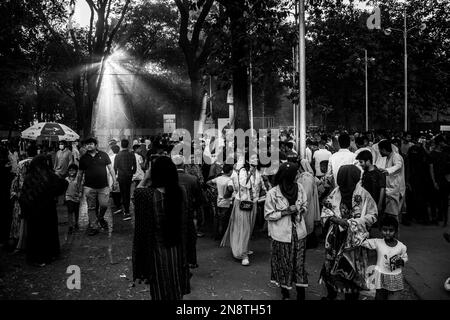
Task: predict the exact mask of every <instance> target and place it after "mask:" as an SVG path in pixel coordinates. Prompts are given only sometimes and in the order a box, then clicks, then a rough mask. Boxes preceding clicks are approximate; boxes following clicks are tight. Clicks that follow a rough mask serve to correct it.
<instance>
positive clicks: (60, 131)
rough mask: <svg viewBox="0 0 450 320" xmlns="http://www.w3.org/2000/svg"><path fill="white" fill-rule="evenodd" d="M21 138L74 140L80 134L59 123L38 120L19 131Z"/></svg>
mask: <svg viewBox="0 0 450 320" xmlns="http://www.w3.org/2000/svg"><path fill="white" fill-rule="evenodd" d="M20 136H21V138H22V139H30V140H37V141H63V140H65V141H76V140H78V139H80V136H79V135H78V134H77V133H76V132H75V131H73V130H72V129H70V128H69V127H68V126H65V125H63V124H61V123H56V122H39V123H36V124H35V125H33V126H31V127H29V128H28V129H25V130H24V131H22V133H21V135H20Z"/></svg>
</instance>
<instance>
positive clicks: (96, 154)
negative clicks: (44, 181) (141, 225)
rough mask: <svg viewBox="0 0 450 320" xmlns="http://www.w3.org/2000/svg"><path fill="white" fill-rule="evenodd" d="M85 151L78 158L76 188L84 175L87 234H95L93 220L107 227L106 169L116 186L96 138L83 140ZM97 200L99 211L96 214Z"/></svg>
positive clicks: (109, 163)
mask: <svg viewBox="0 0 450 320" xmlns="http://www.w3.org/2000/svg"><path fill="white" fill-rule="evenodd" d="M85 144H86V150H87V151H86V153H85V154H84V155H83V156H82V157H81V158H80V168H79V171H78V188H80V187H81V182H82V180H83V177H84V189H83V192H84V194H85V195H86V201H87V205H88V216H89V227H88V235H92V236H93V235H96V234H97V233H98V228H97V226H96V225H94V220H95V219H97V223H98V224H100V226H101V227H102V228H104V229H108V223H107V222H106V221H105V219H104V217H105V212H106V210H107V209H108V200H109V186H108V176H107V171H106V170H108V171H109V174H110V175H111V177H112V181H113V188H116V187H117V181H116V175H115V174H114V170H113V168H112V165H111V160H110V158H109V156H108V154H107V153H106V152H103V151H100V150H98V149H97V145H98V143H97V140H96V139H94V138H89V139H87V140H86V141H85ZM97 202H98V205H99V211H98V215H97Z"/></svg>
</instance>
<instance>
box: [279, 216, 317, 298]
mask: <svg viewBox="0 0 450 320" xmlns="http://www.w3.org/2000/svg"><path fill="white" fill-rule="evenodd" d="M295 228H296V226H295V224H293V225H292V242H291V243H286V242H280V241H276V240H273V241H272V258H271V260H270V264H271V273H270V279H271V282H273V283H275V284H276V285H278V286H280V287H282V288H286V289H289V290H290V289H292V287H291V284H295V285H296V286H297V287H308V275H307V272H306V268H305V258H306V238H304V239H298V237H297V231H296V229H295Z"/></svg>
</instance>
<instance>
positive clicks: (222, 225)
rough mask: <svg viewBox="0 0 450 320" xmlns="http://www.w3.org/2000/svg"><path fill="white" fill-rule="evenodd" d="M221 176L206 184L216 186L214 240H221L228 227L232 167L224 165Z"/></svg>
mask: <svg viewBox="0 0 450 320" xmlns="http://www.w3.org/2000/svg"><path fill="white" fill-rule="evenodd" d="M222 170H223V174H222V175H220V176H218V177H216V178H214V179H212V180H209V181H208V182H207V184H208V185H210V186H216V188H217V210H216V216H217V217H216V219H214V220H215V231H216V235H215V239H216V240H221V239H222V237H223V234H224V233H225V229H226V227H227V225H228V220H229V219H230V214H231V210H230V209H231V202H232V195H233V191H234V189H233V186H232V182H231V174H232V173H233V165H231V164H224V166H223V169H222Z"/></svg>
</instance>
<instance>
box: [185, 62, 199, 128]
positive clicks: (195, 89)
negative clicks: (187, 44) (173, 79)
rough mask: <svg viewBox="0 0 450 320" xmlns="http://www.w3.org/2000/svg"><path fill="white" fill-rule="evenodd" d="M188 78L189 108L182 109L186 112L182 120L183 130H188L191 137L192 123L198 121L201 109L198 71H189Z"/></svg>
mask: <svg viewBox="0 0 450 320" xmlns="http://www.w3.org/2000/svg"><path fill="white" fill-rule="evenodd" d="M189 78H190V82H191V101H190V108H189V109H187V108H185V109H184V110H185V111H187V112H186V114H185V117H184V119H185V120H186V123H185V124H184V127H185V128H184V129H187V130H189V132H190V133H191V136H192V137H193V134H194V121H197V120H199V119H200V111H201V108H202V84H201V75H200V70H197V69H196V70H191V71H190V72H189ZM186 109H187V110H186Z"/></svg>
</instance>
